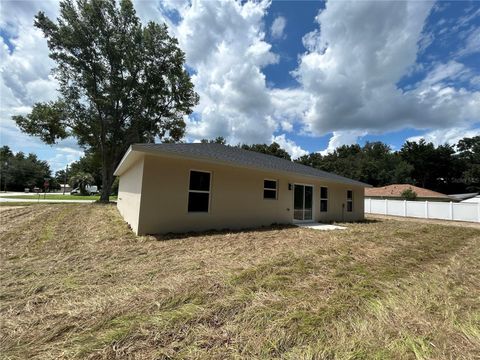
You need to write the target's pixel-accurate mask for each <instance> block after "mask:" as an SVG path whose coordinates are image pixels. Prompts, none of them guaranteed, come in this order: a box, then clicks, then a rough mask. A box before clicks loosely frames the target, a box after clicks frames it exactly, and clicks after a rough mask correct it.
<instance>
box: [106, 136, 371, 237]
mask: <svg viewBox="0 0 480 360" xmlns="http://www.w3.org/2000/svg"><path fill="white" fill-rule="evenodd" d="M115 175H116V176H118V177H119V178H120V179H119V190H118V200H117V207H118V210H119V211H120V214H121V215H122V216H123V218H124V219H125V220H126V221H127V222H128V223H129V224H130V226H131V228H132V229H133V231H134V232H135V233H136V234H161V233H168V232H177V233H178V232H188V231H203V230H211V229H242V228H253V227H259V226H263V225H271V224H273V223H278V224H289V223H297V222H299V223H301V222H321V221H356V220H362V219H363V218H364V189H365V187H366V186H369V185H367V184H364V183H361V182H358V181H355V180H351V179H347V178H345V177H342V176H338V175H335V174H331V173H328V172H325V171H321V170H318V169H315V168H312V167H309V166H305V165H301V164H298V163H295V162H292V161H288V160H284V159H280V158H278V157H274V156H271V155H265V154H261V153H257V152H253V151H248V150H243V149H240V148H237V147H231V146H225V145H221V144H134V145H132V146H130V148H129V149H128V151H127V152H126V154H125V155H124V157H123V159H122V160H121V162H120V164H119V165H118V167H117V169H116V170H115Z"/></svg>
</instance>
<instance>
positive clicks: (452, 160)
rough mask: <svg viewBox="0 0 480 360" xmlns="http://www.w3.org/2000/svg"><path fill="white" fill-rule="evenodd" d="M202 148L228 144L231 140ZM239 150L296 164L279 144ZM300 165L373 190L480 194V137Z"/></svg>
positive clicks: (372, 147) (316, 156)
mask: <svg viewBox="0 0 480 360" xmlns="http://www.w3.org/2000/svg"><path fill="white" fill-rule="evenodd" d="M202 142H203V143H212V142H213V143H220V144H225V139H224V138H222V137H217V138H215V139H213V140H206V139H204V140H202ZM237 146H238V147H241V148H242V149H246V150H252V151H257V152H260V153H263V154H269V155H273V156H277V157H279V158H282V159H286V160H291V158H290V155H289V154H288V152H287V151H286V150H284V149H282V148H281V147H280V145H279V144H277V143H275V142H274V143H272V144H270V145H266V144H254V145H245V144H243V145H237ZM295 161H296V162H299V163H301V164H304V165H308V166H312V167H314V168H317V169H321V170H325V171H328V172H332V173H335V174H338V175H342V176H346V177H348V178H351V179H355V180H359V181H362V182H365V183H367V184H370V185H373V186H385V185H389V184H412V185H417V186H420V187H424V188H427V189H432V190H436V191H440V192H444V193H460V192H465V191H472V192H475V191H480V136H476V137H473V138H464V139H462V140H460V141H459V142H458V143H457V144H456V145H448V144H445V145H440V146H435V145H434V144H433V143H428V142H426V141H425V140H424V139H422V140H420V141H419V142H412V141H407V142H405V144H403V146H402V148H401V149H400V150H399V151H392V149H391V147H390V146H388V145H387V144H384V143H382V142H368V143H366V144H365V145H364V146H360V145H358V144H355V145H344V146H341V147H338V148H337V149H335V150H334V151H333V152H332V153H329V154H327V155H322V154H320V153H310V154H308V155H304V156H302V157H300V158H299V159H296V160H295Z"/></svg>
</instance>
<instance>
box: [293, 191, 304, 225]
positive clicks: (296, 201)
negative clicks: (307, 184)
mask: <svg viewBox="0 0 480 360" xmlns="http://www.w3.org/2000/svg"><path fill="white" fill-rule="evenodd" d="M293 192H294V194H293V219H294V220H303V200H304V186H303V185H294V191H293Z"/></svg>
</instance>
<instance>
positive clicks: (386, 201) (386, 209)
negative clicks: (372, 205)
mask: <svg viewBox="0 0 480 360" xmlns="http://www.w3.org/2000/svg"><path fill="white" fill-rule="evenodd" d="M385 215H388V199H385Z"/></svg>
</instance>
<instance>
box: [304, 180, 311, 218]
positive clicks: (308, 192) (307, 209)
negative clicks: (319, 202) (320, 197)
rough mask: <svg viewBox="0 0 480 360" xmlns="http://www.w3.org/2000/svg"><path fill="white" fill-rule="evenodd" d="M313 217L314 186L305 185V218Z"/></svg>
mask: <svg viewBox="0 0 480 360" xmlns="http://www.w3.org/2000/svg"><path fill="white" fill-rule="evenodd" d="M312 219H313V187H311V186H305V201H304V211H303V220H312Z"/></svg>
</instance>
